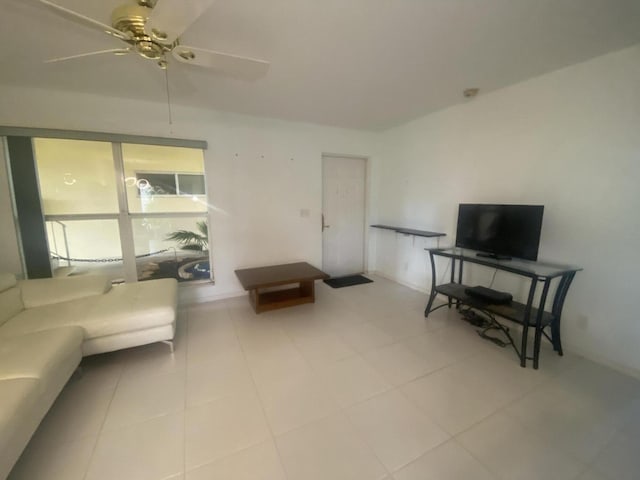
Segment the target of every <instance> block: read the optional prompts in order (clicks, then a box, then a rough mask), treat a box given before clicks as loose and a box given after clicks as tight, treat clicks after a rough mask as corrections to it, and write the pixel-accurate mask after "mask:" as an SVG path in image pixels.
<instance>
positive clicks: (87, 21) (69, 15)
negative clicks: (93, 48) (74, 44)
mask: <svg viewBox="0 0 640 480" xmlns="http://www.w3.org/2000/svg"><path fill="white" fill-rule="evenodd" d="M37 1H38V2H39V3H41V4H42V5H44V6H45V7H47V8H48V9H49V10H51V11H52V12H54V13H56V14H58V15H60V16H61V17H64V18H66V19H67V20H71V21H73V22H76V23H81V24H83V25H85V26H88V27H91V28H93V29H96V30H102V31H103V32H104V33H107V34H109V35H111V36H114V37H116V38H119V39H121V40H128V39H129V38H130V37H129V35H128V34H126V33H124V32H121V31H120V30H116V29H115V28H113V27H111V26H109V25H107V24H106V23H102V22H99V21H97V20H94V19H93V18H89V17H87V16H85V15H82V14H81V13H78V12H74V11H73V10H69V9H68V8H65V7H62V6H60V5H56V4H55V3H52V2H50V1H49V0H37Z"/></svg>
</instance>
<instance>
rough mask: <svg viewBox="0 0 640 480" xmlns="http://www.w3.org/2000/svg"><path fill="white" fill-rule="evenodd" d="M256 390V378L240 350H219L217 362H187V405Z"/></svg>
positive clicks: (250, 392)
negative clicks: (252, 375)
mask: <svg viewBox="0 0 640 480" xmlns="http://www.w3.org/2000/svg"><path fill="white" fill-rule="evenodd" d="M254 393H255V387H254V383H253V379H252V378H251V373H250V372H249V368H248V367H247V364H246V362H245V359H244V355H243V354H242V352H241V351H228V352H225V353H220V354H219V355H218V356H217V358H216V360H214V361H211V362H207V363H199V362H198V363H196V364H195V365H194V366H192V365H191V363H189V365H188V368H187V392H186V404H187V407H192V406H195V405H200V404H202V403H207V402H210V401H212V400H216V399H218V398H220V397H224V396H228V395H242V394H254Z"/></svg>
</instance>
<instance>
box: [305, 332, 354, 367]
mask: <svg viewBox="0 0 640 480" xmlns="http://www.w3.org/2000/svg"><path fill="white" fill-rule="evenodd" d="M294 343H295V345H296V346H297V347H298V349H299V350H300V353H302V356H303V357H304V358H305V359H306V360H307V361H308V362H309V363H310V364H311V365H323V364H326V363H331V362H335V361H338V360H342V359H344V358H348V357H352V356H354V355H356V354H357V353H356V351H355V350H354V349H353V348H351V347H350V346H349V345H348V344H347V343H346V342H345V341H344V340H342V339H341V338H340V337H339V336H338V335H336V334H335V333H333V332H329V333H324V334H319V335H316V334H314V335H311V336H306V335H305V336H299V337H298V338H296V339H294Z"/></svg>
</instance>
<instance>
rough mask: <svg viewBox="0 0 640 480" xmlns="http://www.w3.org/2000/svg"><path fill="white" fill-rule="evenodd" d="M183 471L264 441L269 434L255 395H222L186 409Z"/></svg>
mask: <svg viewBox="0 0 640 480" xmlns="http://www.w3.org/2000/svg"><path fill="white" fill-rule="evenodd" d="M185 423H186V427H185V442H186V445H185V447H186V466H187V470H191V469H193V468H195V467H198V466H200V465H203V464H205V463H209V462H212V461H214V460H217V459H219V458H222V457H225V456H228V455H231V454H233V453H236V452H238V451H239V450H242V449H244V448H248V447H250V446H252V445H256V444H259V443H262V442H264V441H265V440H267V439H268V438H269V437H270V435H271V433H270V431H269V427H268V426H267V421H266V419H265V418H264V414H263V411H262V406H261V405H260V402H259V400H258V398H257V397H256V396H255V395H242V396H228V397H222V398H219V399H217V400H214V401H213V402H209V403H205V404H203V405H199V406H197V407H193V408H190V409H187V411H186V420H185Z"/></svg>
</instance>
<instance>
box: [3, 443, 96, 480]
mask: <svg viewBox="0 0 640 480" xmlns="http://www.w3.org/2000/svg"><path fill="white" fill-rule="evenodd" d="M96 440H97V437H85V438H80V439H78V440H74V441H73V442H67V443H61V444H58V445H44V444H42V443H40V442H38V441H37V438H34V439H33V440H32V441H31V443H30V444H29V446H28V447H27V448H26V450H25V451H24V452H23V453H22V456H21V457H20V460H19V461H18V462H17V464H16V465H15V466H14V468H13V470H12V472H11V475H9V478H8V480H82V479H84V476H85V474H86V472H87V468H88V466H89V460H90V458H91V455H92V453H93V448H94V446H95V444H96Z"/></svg>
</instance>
